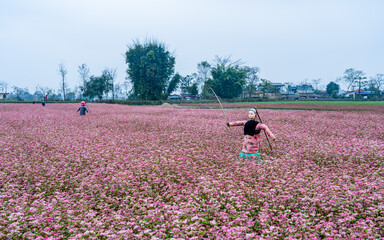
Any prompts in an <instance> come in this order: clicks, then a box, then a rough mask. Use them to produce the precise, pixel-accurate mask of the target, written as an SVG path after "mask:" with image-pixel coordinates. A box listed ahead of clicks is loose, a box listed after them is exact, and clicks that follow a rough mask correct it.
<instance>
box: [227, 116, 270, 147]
mask: <svg viewBox="0 0 384 240" xmlns="http://www.w3.org/2000/svg"><path fill="white" fill-rule="evenodd" d="M246 122H247V121H235V122H230V123H229V126H244V125H245V123H246ZM258 129H261V130H264V131H265V132H266V133H267V135H268V137H270V138H271V139H272V140H275V139H276V137H275V136H274V135H273V133H272V132H271V130H269V128H268V127H267V125H265V124H263V123H259V124H257V125H256V130H258ZM262 132H263V131H260V133H258V134H255V135H253V136H251V135H244V138H243V148H242V149H241V151H242V152H244V153H257V152H259V147H260V137H261V133H262Z"/></svg>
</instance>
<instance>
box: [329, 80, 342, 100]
mask: <svg viewBox="0 0 384 240" xmlns="http://www.w3.org/2000/svg"><path fill="white" fill-rule="evenodd" d="M339 90H340V86H339V84H337V83H335V82H330V83H328V85H327V94H328V95H330V96H332V97H334V98H336V97H337V93H338V92H339Z"/></svg>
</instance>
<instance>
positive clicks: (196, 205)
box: [0, 103, 384, 239]
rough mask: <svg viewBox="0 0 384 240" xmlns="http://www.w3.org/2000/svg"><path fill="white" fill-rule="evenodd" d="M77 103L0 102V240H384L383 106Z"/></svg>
mask: <svg viewBox="0 0 384 240" xmlns="http://www.w3.org/2000/svg"><path fill="white" fill-rule="evenodd" d="M87 106H88V108H89V113H88V114H87V115H86V116H80V115H79V113H76V110H77V108H78V107H79V104H49V103H48V104H47V106H46V107H42V106H41V105H40V104H36V105H32V104H0V239H21V238H22V239H164V238H174V239H186V238H188V239H209V238H210V239H213V238H215V239H258V238H260V239H284V238H286V239H324V238H326V239H332V238H334V239H378V238H384V229H383V226H384V200H383V197H384V165H383V164H384V122H383V119H384V113H382V112H376V111H372V112H370V111H366V112H358V111H349V112H345V111H343V112H341V111H283V110H278V111H276V110H260V115H261V117H262V119H263V122H265V123H266V124H267V125H268V126H269V128H270V129H271V131H272V132H273V133H274V134H275V136H276V137H277V140H276V142H274V143H273V151H270V150H269V148H268V143H267V142H266V140H265V139H264V138H263V140H262V149H261V156H262V158H263V160H264V163H263V164H260V165H257V164H254V163H252V162H248V161H240V162H237V156H238V154H239V151H240V149H241V140H242V136H243V129H242V127H233V128H228V127H227V126H226V121H227V120H230V121H234V120H246V117H247V111H246V110H245V109H239V110H225V111H223V110H217V109H188V108H162V107H154V106H152V107H148V106H140V107H139V106H123V105H107V104H87ZM226 118H228V119H226Z"/></svg>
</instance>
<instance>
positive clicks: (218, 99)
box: [209, 87, 228, 122]
mask: <svg viewBox="0 0 384 240" xmlns="http://www.w3.org/2000/svg"><path fill="white" fill-rule="evenodd" d="M209 89H211V91H212V92H213V94H215V97H216V99H217V101H218V102H219V104H220V107H221V109H222V110H223V111H224V108H223V105H222V104H221V102H220V99H219V97H218V96H217V95H216V93H215V91H213V89H212V88H211V87H209ZM224 117H225V118H227V115H226V114H225V113H224ZM226 120H227V122H228V118H227V119H226Z"/></svg>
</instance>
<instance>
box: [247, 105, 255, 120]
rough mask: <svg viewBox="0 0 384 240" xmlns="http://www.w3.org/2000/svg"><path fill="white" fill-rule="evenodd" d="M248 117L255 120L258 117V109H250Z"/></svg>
mask: <svg viewBox="0 0 384 240" xmlns="http://www.w3.org/2000/svg"><path fill="white" fill-rule="evenodd" d="M248 118H249V120H255V118H256V109H254V108H251V109H249V112H248Z"/></svg>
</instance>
